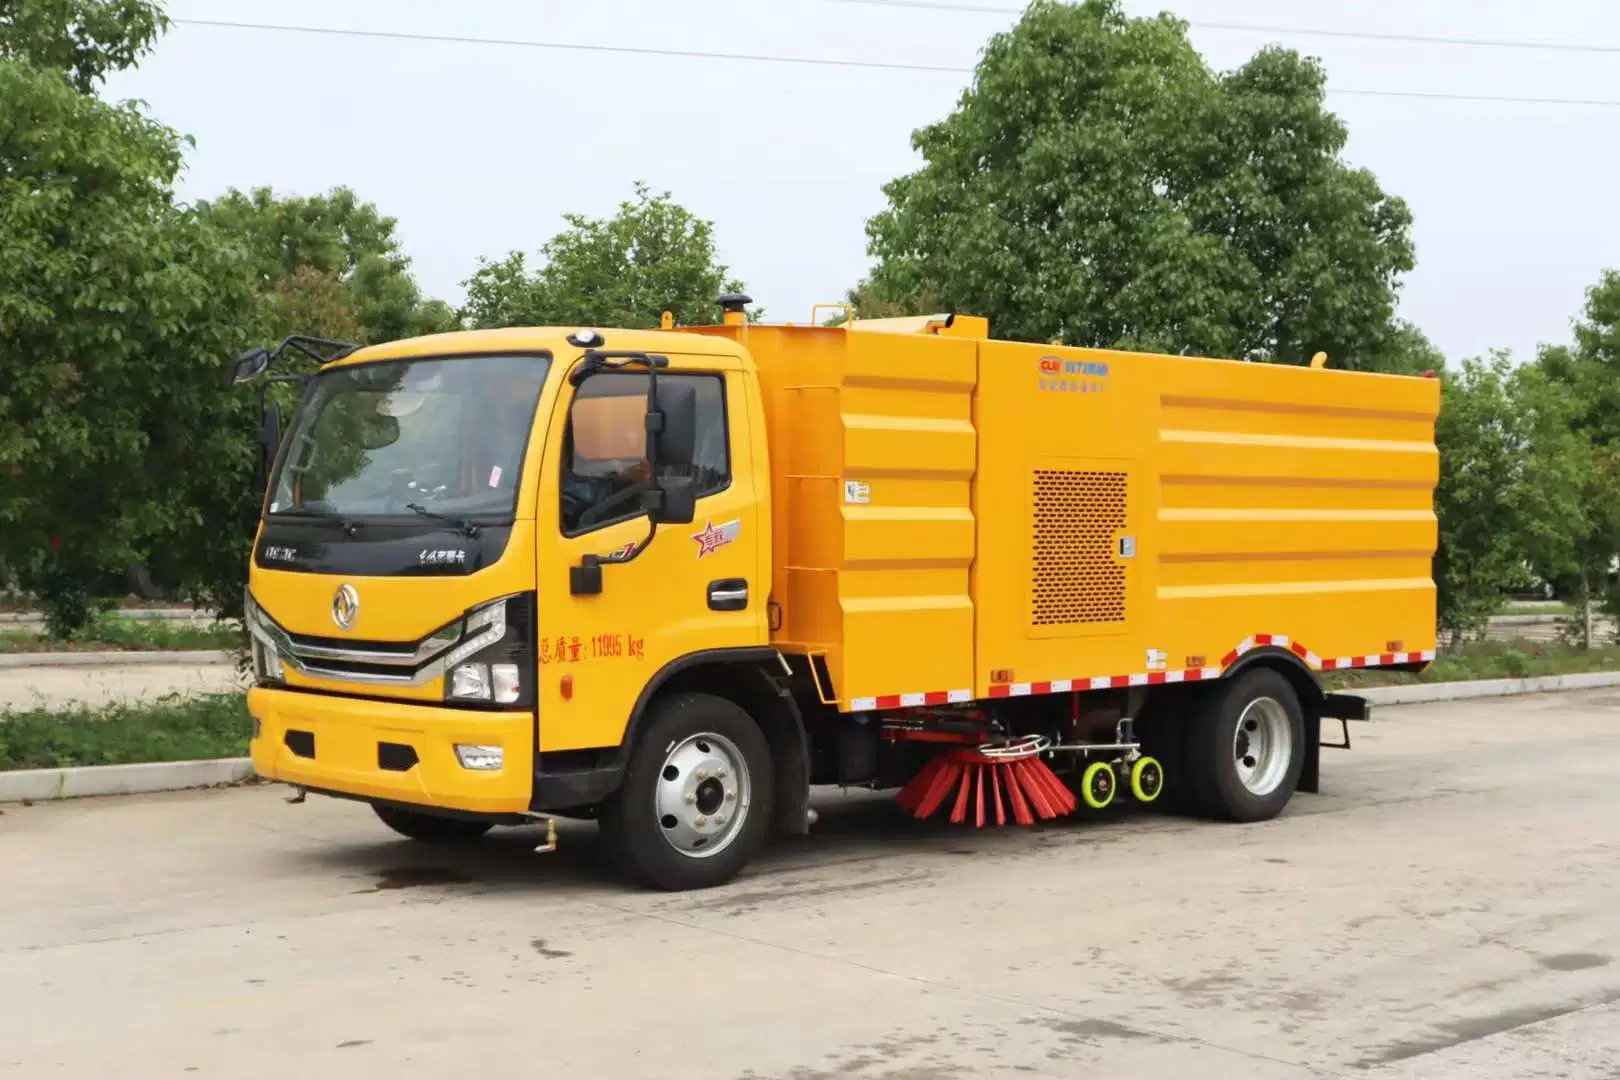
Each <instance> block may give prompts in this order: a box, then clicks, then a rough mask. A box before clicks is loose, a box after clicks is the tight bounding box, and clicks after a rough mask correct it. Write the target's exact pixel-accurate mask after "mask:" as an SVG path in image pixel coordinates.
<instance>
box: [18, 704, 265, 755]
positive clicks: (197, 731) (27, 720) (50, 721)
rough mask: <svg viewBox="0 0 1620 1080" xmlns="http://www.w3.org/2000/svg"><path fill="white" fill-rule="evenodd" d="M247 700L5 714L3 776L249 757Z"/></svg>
mask: <svg viewBox="0 0 1620 1080" xmlns="http://www.w3.org/2000/svg"><path fill="white" fill-rule="evenodd" d="M251 723H252V721H251V720H250V719H249V717H248V711H247V696H246V695H245V694H241V693H227V694H200V695H196V696H192V697H184V698H183V697H179V696H171V697H165V698H158V699H156V700H148V701H137V702H131V703H127V704H125V703H120V704H115V705H109V706H102V707H99V708H92V707H88V706H86V707H80V708H69V709H29V710H16V711H8V712H4V713H0V771H5V770H8V769H61V768H68V767H71V766H75V765H127V764H132V763H135V762H146V761H191V760H193V759H198V760H200V759H206V758H228V757H245V756H247V750H248V734H249V728H250V725H251Z"/></svg>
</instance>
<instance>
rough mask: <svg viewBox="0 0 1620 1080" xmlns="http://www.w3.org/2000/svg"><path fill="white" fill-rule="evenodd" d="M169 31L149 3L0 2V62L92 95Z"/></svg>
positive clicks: (131, 0) (158, 8) (84, 0)
mask: <svg viewBox="0 0 1620 1080" xmlns="http://www.w3.org/2000/svg"><path fill="white" fill-rule="evenodd" d="M168 26H169V20H168V18H167V17H166V16H165V15H164V14H163V9H162V7H161V6H160V5H158V4H156V3H153V2H151V0H4V2H3V3H0V61H6V60H17V61H22V62H24V63H27V64H30V65H32V66H34V67H37V68H42V69H47V70H55V71H59V72H61V73H62V74H63V75H64V76H65V77H66V78H67V80H68V82H69V83H70V84H71V85H72V86H73V88H74V89H76V90H78V91H80V92H82V93H90V92H91V91H92V90H94V89H95V87H96V85H97V84H98V83H100V82H101V81H102V80H103V79H105V78H106V77H107V75H108V73H109V72H113V71H122V70H123V69H124V68H127V67H132V66H134V64H135V61H137V60H138V59H140V58H141V56H143V55H145V53H146V52H147V50H148V49H150V48H151V47H152V43H153V42H155V41H156V40H157V38H158V35H160V34H162V33H163V31H165V30H167V29H168Z"/></svg>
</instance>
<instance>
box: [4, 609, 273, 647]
mask: <svg viewBox="0 0 1620 1080" xmlns="http://www.w3.org/2000/svg"><path fill="white" fill-rule="evenodd" d="M241 643H242V631H241V630H240V629H239V628H237V627H236V626H233V625H231V624H230V623H216V622H198V623H191V622H184V621H177V620H173V619H132V618H129V617H128V616H120V615H113V614H107V615H103V616H101V617H100V618H99V619H97V620H96V621H95V622H94V623H92V624H91V625H90V627H89V628H88V629H86V630H85V631H84V633H82V634H80V635H78V636H77V637H74V638H72V639H71V640H68V641H58V640H56V639H55V638H51V637H47V636H46V635H45V634H44V633H43V632H41V631H39V630H32V629H21V630H0V653H20V652H98V651H109V652H183V651H186V650H194V649H234V648H236V647H238V646H239V645H240V644H241Z"/></svg>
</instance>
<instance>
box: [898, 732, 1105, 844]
mask: <svg viewBox="0 0 1620 1080" xmlns="http://www.w3.org/2000/svg"><path fill="white" fill-rule="evenodd" d="M1046 745H1047V744H1046V740H1044V739H1040V738H1038V737H1032V738H1028V739H1024V740H1021V741H1019V742H1015V743H1012V744H1010V745H1007V746H994V747H992V746H975V747H966V746H964V747H958V748H956V749H951V750H945V751H942V752H941V753H940V754H939V755H938V756H937V757H935V758H934V759H933V760H931V761H930V762H929V763H928V764H927V765H924V766H923V768H922V771H921V772H919V773H918V774H917V775H916V776H915V777H913V778H912V780H911V783H909V784H907V785H906V786H905V787H904V788H902V789H901V791H900V794H899V795H898V796H897V799H898V801H899V803H900V805H901V806H903V807H905V808H906V809H907V810H909V811H911V813H912V815H913V816H915V817H918V818H926V817H930V816H932V815H933V814H934V812H935V811H937V810H938V809H939V808H940V807H941V806H943V805H944V804H945V800H946V799H947V798H951V797H953V796H954V801H953V802H952V804H951V821H952V822H953V823H955V824H961V823H963V822H965V821H966V820H967V819H968V813H969V808H970V806H971V809H972V814H973V824H974V825H975V826H976V827H978V828H983V827H984V825H985V823H986V822H987V821H988V820H989V817H990V815H994V816H995V820H996V824H997V825H1005V824H1006V823H1007V818H1008V816H1009V815H1010V816H1011V817H1012V819H1013V821H1015V822H1017V823H1018V824H1020V825H1033V824H1035V819H1036V818H1037V817H1039V818H1043V819H1051V818H1055V817H1061V816H1063V815H1065V814H1072V813H1074V811H1075V809H1076V807H1077V806H1078V805H1079V804H1078V802H1077V801H1076V800H1075V797H1074V793H1073V792H1071V791H1070V790H1069V789H1068V787H1067V786H1066V785H1065V784H1064V783H1063V781H1062V780H1060V779H1059V778H1058V775H1057V774H1056V773H1054V772H1053V771H1052V770H1051V769H1050V768H1049V767H1048V766H1047V764H1046V762H1044V761H1042V760H1041V759H1040V756H1039V755H1040V754H1041V752H1042V751H1043V750H1044V749H1045V748H1046ZM986 804H988V810H987V809H986Z"/></svg>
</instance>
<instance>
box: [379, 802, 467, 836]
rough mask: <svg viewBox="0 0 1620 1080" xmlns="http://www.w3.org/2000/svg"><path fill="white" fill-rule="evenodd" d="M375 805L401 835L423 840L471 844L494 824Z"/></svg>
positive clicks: (385, 821)
mask: <svg viewBox="0 0 1620 1080" xmlns="http://www.w3.org/2000/svg"><path fill="white" fill-rule="evenodd" d="M371 809H372V810H374V811H376V813H377V816H378V817H379V818H381V819H382V823H383V824H384V825H387V826H388V827H389V828H390V829H393V830H394V831H395V832H397V833H399V834H400V835H401V836H408V837H410V838H411V839H412V840H416V841H418V842H420V843H423V844H470V843H472V842H473V841H474V840H477V839H478V838H479V837H480V836H483V835H484V834H485V833H487V832H489V830H490V829H491V828H492V826H491V824H490V823H489V822H485V821H473V820H471V819H470V818H454V817H443V816H440V815H438V814H424V813H421V812H420V811H417V810H405V809H402V808H401V807H398V806H382V805H380V804H378V803H372V804H371Z"/></svg>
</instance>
